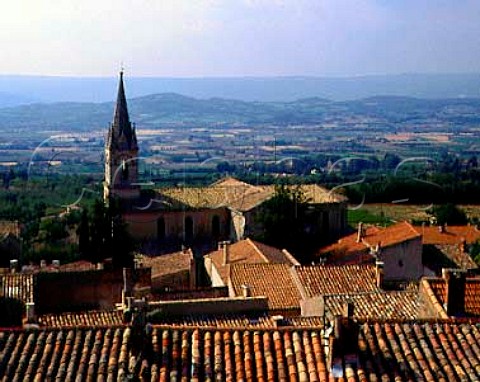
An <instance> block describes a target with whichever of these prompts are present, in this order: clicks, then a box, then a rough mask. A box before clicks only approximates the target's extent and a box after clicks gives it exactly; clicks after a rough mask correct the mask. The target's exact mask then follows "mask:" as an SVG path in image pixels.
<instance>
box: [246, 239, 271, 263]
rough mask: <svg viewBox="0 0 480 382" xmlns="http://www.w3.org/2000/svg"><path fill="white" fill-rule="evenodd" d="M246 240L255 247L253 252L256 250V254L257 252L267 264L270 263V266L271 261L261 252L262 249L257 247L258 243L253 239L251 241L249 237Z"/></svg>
mask: <svg viewBox="0 0 480 382" xmlns="http://www.w3.org/2000/svg"><path fill="white" fill-rule="evenodd" d="M245 240H246V241H247V243H249V244H250V245H251V246H252V247H253V250H254V251H255V252H257V253H258V254H259V255H260V257H261V258H262V259H263V260H264V261H265V262H266V263H268V264H270V263H271V261H270V259H269V258H268V257H267V256H265V255H264V254H263V252H262V251H260V249H259V248H258V247H257V245H256V243H255V242H254V241H253V240H252V239H250V238H249V237H247V238H246V239H245Z"/></svg>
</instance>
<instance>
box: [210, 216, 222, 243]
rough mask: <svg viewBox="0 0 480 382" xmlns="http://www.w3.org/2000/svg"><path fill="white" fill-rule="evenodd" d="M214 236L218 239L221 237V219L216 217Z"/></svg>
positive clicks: (213, 221)
mask: <svg viewBox="0 0 480 382" xmlns="http://www.w3.org/2000/svg"><path fill="white" fill-rule="evenodd" d="M212 236H213V237H214V238H218V237H219V236H220V218H219V217H218V215H214V216H213V218H212Z"/></svg>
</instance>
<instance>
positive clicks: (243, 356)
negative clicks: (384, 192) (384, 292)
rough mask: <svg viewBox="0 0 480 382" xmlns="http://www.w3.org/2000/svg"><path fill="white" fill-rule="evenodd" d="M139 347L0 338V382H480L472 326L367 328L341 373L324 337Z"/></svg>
mask: <svg viewBox="0 0 480 382" xmlns="http://www.w3.org/2000/svg"><path fill="white" fill-rule="evenodd" d="M139 339H140V338H139V337H138V335H135V334H134V329H133V328H130V327H108V328H107V327H87V328H70V329H68V328H63V329H52V328H48V329H41V330H38V329H28V330H4V331H0V378H1V379H2V380H5V381H13V380H18V381H24V380H34V379H35V380H38V381H43V380H58V381H64V380H79V381H83V380H109V381H116V380H126V379H135V380H152V381H157V380H160V381H163V380H185V381H196V382H199V381H213V380H219V381H230V380H232V381H241V380H247V381H248V380H250V381H277V380H294V381H317V382H326V381H329V382H337V381H338V382H340V381H342V382H345V381H348V382H354V381H449V382H451V381H477V380H479V379H480V367H479V365H480V351H479V348H480V329H479V328H478V327H477V326H476V325H472V324H469V323H459V322H451V321H436V322H429V321H419V320H415V321H389V322H376V321H373V322H366V323H363V324H360V326H359V334H358V337H355V338H350V339H349V341H351V343H353V344H356V345H358V350H357V351H356V353H355V354H352V355H353V357H352V355H345V354H343V355H342V354H340V362H339V364H338V366H339V367H338V368H336V369H335V372H331V371H330V370H329V366H328V364H327V352H326V350H325V347H324V332H323V330H322V329H321V327H318V328H315V327H310V328H278V329H263V328H253V329H241V328H240V329H230V328H226V329H223V328H214V327H213V328H188V327H183V328H180V327H177V328H175V327H169V326H154V327H152V330H151V334H150V335H148V336H147V337H145V342H144V345H145V346H144V347H143V349H142V346H141V341H140V342H139ZM139 345H140V346H139ZM334 346H335V345H334ZM142 350H143V351H142ZM328 351H329V352H330V351H332V349H331V348H330V349H328Z"/></svg>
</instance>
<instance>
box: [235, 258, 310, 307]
mask: <svg viewBox="0 0 480 382" xmlns="http://www.w3.org/2000/svg"><path fill="white" fill-rule="evenodd" d="M230 279H231V283H232V287H233V290H234V293H235V295H236V296H242V295H243V287H242V286H243V285H247V286H248V288H249V290H250V295H251V296H266V297H267V298H268V304H269V309H271V310H294V309H299V306H300V299H301V295H300V292H299V290H298V288H297V286H296V284H295V281H294V279H293V275H292V267H291V266H290V265H288V264H232V265H231V267H230Z"/></svg>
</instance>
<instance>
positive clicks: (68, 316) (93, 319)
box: [38, 310, 123, 327]
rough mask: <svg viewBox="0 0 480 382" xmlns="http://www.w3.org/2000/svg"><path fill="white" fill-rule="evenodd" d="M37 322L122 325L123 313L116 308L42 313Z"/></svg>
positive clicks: (76, 324) (40, 323)
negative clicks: (111, 309) (110, 309)
mask: <svg viewBox="0 0 480 382" xmlns="http://www.w3.org/2000/svg"><path fill="white" fill-rule="evenodd" d="M38 324H39V325H40V326H50V327H69V326H73V327H75V326H109V325H122V324H123V314H122V312H120V311H117V310H113V311H89V312H79V313H76V312H74V313H61V314H44V315H40V316H39V317H38Z"/></svg>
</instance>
